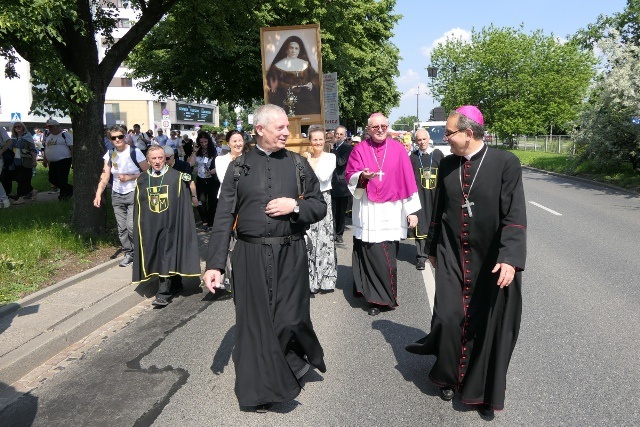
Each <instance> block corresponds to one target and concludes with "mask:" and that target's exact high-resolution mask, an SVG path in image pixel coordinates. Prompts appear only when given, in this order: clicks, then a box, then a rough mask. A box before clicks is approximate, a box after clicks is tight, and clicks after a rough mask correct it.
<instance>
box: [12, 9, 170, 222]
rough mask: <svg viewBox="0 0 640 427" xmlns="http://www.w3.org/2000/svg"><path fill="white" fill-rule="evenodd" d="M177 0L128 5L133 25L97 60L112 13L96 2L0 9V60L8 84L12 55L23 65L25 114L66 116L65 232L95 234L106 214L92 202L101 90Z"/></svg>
mask: <svg viewBox="0 0 640 427" xmlns="http://www.w3.org/2000/svg"><path fill="white" fill-rule="evenodd" d="M176 1H178V0H129V1H128V3H129V4H130V5H131V6H132V7H134V8H136V9H137V10H138V12H139V14H138V18H137V21H136V22H135V24H134V25H133V26H132V27H131V28H130V30H129V31H128V32H127V33H126V35H124V36H123V37H122V38H120V40H118V41H117V42H115V43H113V45H112V46H111V48H110V49H109V50H108V52H107V54H106V55H105V57H104V58H103V59H102V61H100V60H99V57H98V47H97V44H96V37H106V38H108V39H110V40H111V41H114V40H113V37H112V32H113V29H114V28H115V27H116V24H117V10H116V9H115V8H114V7H113V5H111V6H112V7H109V2H108V1H100V0H38V1H31V0H3V1H2V2H0V54H2V55H3V56H4V57H5V58H6V59H7V61H8V65H7V69H6V70H5V72H6V74H7V75H8V76H9V77H15V76H16V75H17V74H16V71H15V68H14V64H15V63H16V61H17V60H18V55H19V56H20V57H22V58H24V59H25V60H26V61H28V62H29V65H30V69H31V81H32V84H33V104H32V107H31V109H32V111H34V112H36V113H40V114H64V113H68V114H69V115H70V117H71V123H72V126H73V132H74V161H73V168H74V176H75V179H74V197H73V215H72V220H71V223H72V226H73V228H74V229H75V230H77V231H78V232H82V233H89V234H99V233H101V232H102V231H103V228H104V225H105V218H106V216H105V210H104V208H103V209H96V208H94V207H93V204H92V200H93V197H94V195H95V188H96V185H97V182H98V178H99V176H100V172H101V170H102V160H101V155H102V152H101V151H102V148H101V141H102V129H103V120H102V118H103V111H104V100H105V92H106V89H107V87H108V85H109V83H110V82H111V79H112V78H113V76H114V74H115V72H116V70H117V69H118V67H119V66H120V65H121V63H122V61H123V60H124V59H125V58H126V57H127V55H128V54H129V52H131V50H132V49H133V48H134V47H135V45H136V44H138V43H139V42H140V40H142V39H143V37H144V36H145V35H146V34H147V33H148V32H149V31H150V30H151V28H152V27H153V26H154V25H155V24H156V23H158V22H159V21H160V20H161V19H162V17H163V16H164V15H165V14H166V13H167V11H169V9H170V8H171V7H172V6H173V5H174V4H175V3H176Z"/></svg>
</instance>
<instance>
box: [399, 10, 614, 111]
mask: <svg viewBox="0 0 640 427" xmlns="http://www.w3.org/2000/svg"><path fill="white" fill-rule="evenodd" d="M626 4H627V2H626V0H532V1H529V0H527V1H523V0H484V1H479V0H473V1H469V0H458V1H446V0H440V1H433V0H397V3H396V7H395V12H396V13H397V14H400V15H402V16H403V17H402V19H401V20H400V21H399V22H398V24H396V27H395V31H394V33H395V36H394V37H393V39H392V42H393V43H394V44H395V45H396V46H397V47H398V48H399V49H400V56H401V57H402V58H403V59H402V60H401V61H400V64H399V71H400V76H399V77H398V78H396V84H397V86H398V90H399V91H400V92H401V93H402V98H401V100H400V106H399V107H397V108H394V109H393V110H391V114H390V115H389V121H390V123H393V122H395V121H396V120H397V119H398V118H399V117H401V116H408V115H413V116H415V115H416V98H418V101H419V104H418V112H419V115H420V117H419V118H420V120H427V119H428V118H429V112H430V111H431V109H432V108H433V107H435V106H436V105H437V104H435V103H434V101H433V99H432V97H431V95H430V93H429V90H428V88H427V82H428V77H427V70H426V68H427V67H428V66H429V53H430V51H431V49H432V48H433V47H434V46H435V45H436V44H437V43H438V42H439V41H440V40H444V39H445V38H446V36H447V35H448V34H461V35H465V36H466V37H467V38H469V36H470V34H471V30H472V29H473V28H475V29H476V30H480V29H482V27H487V26H489V25H491V24H493V25H494V26H496V27H513V28H519V27H520V25H521V24H522V25H523V26H524V31H525V32H527V33H529V32H532V31H535V30H538V29H540V30H542V31H543V32H544V33H545V34H549V35H550V34H552V33H553V35H555V36H558V37H562V38H566V37H567V36H568V35H571V34H574V33H575V32H576V31H577V30H578V29H580V28H584V27H586V26H587V25H588V24H589V23H593V22H595V21H596V19H597V17H598V15H600V14H605V15H611V14H613V13H615V12H622V11H623V10H624V7H625V6H626ZM418 87H419V89H418ZM416 94H418V95H417V96H416Z"/></svg>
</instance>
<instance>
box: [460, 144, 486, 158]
mask: <svg viewBox="0 0 640 427" xmlns="http://www.w3.org/2000/svg"><path fill="white" fill-rule="evenodd" d="M483 148H484V143H482V145H480V148H478V149H477V150H476V151H474V152H473V153H471V154H467V155H466V156H464V158H465V159H467V160H471V158H472V157H473V156H475V155H476V154H478V153H479V152H481V151H482V149H483Z"/></svg>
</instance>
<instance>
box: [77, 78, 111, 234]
mask: <svg viewBox="0 0 640 427" xmlns="http://www.w3.org/2000/svg"><path fill="white" fill-rule="evenodd" d="M94 94H95V96H94V98H93V99H91V101H89V102H88V103H87V104H86V105H85V106H84V108H83V109H82V111H80V112H79V113H77V114H74V115H73V116H72V118H71V123H72V124H73V174H74V177H75V178H76V179H74V183H73V213H72V217H71V226H72V228H73V229H74V230H75V231H77V232H79V233H82V234H88V235H91V236H97V235H100V234H102V233H103V232H104V229H105V224H106V209H105V206H104V203H102V207H101V208H96V207H94V206H93V199H94V197H95V194H96V188H97V187H98V181H99V179H100V174H101V172H102V167H103V165H104V161H103V160H102V156H103V155H104V153H105V150H104V148H103V144H102V140H103V129H104V127H103V126H104V125H103V120H102V115H103V112H104V99H105V98H104V91H103V90H94Z"/></svg>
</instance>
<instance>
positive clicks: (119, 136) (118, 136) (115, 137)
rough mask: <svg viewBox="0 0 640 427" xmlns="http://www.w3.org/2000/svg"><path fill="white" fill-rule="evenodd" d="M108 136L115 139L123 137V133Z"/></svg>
mask: <svg viewBox="0 0 640 427" xmlns="http://www.w3.org/2000/svg"><path fill="white" fill-rule="evenodd" d="M110 138H111V140H112V141H115V140H116V139H124V135H111V136H110Z"/></svg>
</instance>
